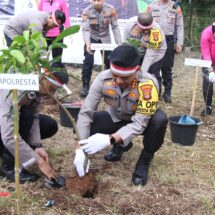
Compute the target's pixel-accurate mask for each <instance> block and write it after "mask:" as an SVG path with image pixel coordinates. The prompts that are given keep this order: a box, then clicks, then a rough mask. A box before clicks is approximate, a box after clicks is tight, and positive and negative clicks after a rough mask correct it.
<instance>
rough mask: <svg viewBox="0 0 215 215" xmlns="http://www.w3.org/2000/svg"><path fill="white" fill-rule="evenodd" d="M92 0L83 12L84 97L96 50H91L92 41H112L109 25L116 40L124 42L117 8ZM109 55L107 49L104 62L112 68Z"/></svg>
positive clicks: (101, 1)
mask: <svg viewBox="0 0 215 215" xmlns="http://www.w3.org/2000/svg"><path fill="white" fill-rule="evenodd" d="M91 1H92V3H91V4H90V5H89V6H88V7H87V8H85V9H84V11H83V14H82V31H83V39H84V42H85V46H84V56H85V59H84V62H83V68H82V83H83V87H82V89H81V91H80V95H81V96H82V97H86V96H87V94H88V91H89V84H90V79H91V75H92V68H93V64H94V51H92V50H91V43H111V36H110V28H109V25H111V27H112V31H113V35H114V39H115V42H116V43H117V44H120V43H122V39H121V35H120V30H119V26H118V19H117V13H116V10H115V8H114V7H113V6H112V5H110V4H106V3H105V0H91ZM109 55H110V51H105V56H104V63H105V66H106V68H107V69H109V68H110V61H109V59H108V58H109Z"/></svg>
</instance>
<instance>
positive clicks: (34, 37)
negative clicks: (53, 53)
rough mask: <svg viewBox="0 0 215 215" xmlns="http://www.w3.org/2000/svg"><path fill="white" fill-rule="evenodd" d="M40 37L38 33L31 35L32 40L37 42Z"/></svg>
mask: <svg viewBox="0 0 215 215" xmlns="http://www.w3.org/2000/svg"><path fill="white" fill-rule="evenodd" d="M40 37H41V33H40V32H36V33H33V34H32V35H31V38H32V39H34V40H38V39H39V38H40Z"/></svg>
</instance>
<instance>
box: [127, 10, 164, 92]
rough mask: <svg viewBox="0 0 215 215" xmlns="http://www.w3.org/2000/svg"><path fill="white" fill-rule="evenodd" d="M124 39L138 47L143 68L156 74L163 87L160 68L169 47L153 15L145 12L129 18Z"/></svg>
mask: <svg viewBox="0 0 215 215" xmlns="http://www.w3.org/2000/svg"><path fill="white" fill-rule="evenodd" d="M124 41H125V42H128V43H132V44H133V45H135V46H137V47H138V49H139V51H140V54H141V60H140V65H141V64H142V70H143V71H144V72H149V73H151V74H154V75H155V77H156V78H157V80H158V83H159V85H160V87H161V77H160V68H161V64H162V59H163V57H164V54H165V52H166V48H167V47H166V40H165V35H164V33H163V31H162V30H161V29H160V27H159V25H158V24H157V23H156V22H154V21H153V17H152V16H151V15H150V14H148V13H146V12H145V13H140V14H139V15H138V17H137V16H135V17H132V18H131V19H129V20H128V22H127V23H126V25H125V28H124ZM159 94H160V93H159Z"/></svg>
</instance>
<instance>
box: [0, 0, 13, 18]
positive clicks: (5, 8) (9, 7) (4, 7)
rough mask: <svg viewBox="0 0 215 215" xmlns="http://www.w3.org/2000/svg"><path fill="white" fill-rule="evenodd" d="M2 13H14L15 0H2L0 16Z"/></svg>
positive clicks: (0, 1)
mask: <svg viewBox="0 0 215 215" xmlns="http://www.w3.org/2000/svg"><path fill="white" fill-rule="evenodd" d="M1 15H7V16H13V15H14V0H0V16H1Z"/></svg>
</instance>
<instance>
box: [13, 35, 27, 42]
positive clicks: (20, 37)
mask: <svg viewBox="0 0 215 215" xmlns="http://www.w3.org/2000/svg"><path fill="white" fill-rule="evenodd" d="M13 42H17V43H24V42H25V38H24V37H23V36H21V35H18V36H16V37H14V39H13Z"/></svg>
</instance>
